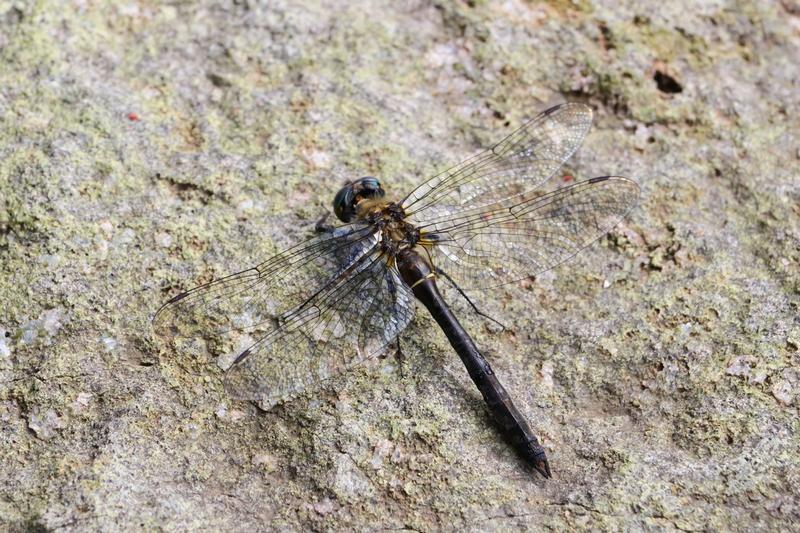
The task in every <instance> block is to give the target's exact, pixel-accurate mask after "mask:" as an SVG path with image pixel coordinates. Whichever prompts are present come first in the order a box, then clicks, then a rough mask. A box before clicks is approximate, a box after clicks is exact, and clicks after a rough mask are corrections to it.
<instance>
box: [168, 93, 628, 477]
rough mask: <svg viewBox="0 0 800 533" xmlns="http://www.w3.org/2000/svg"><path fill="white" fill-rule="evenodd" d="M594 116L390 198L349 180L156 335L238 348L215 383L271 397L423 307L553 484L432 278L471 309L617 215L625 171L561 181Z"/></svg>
mask: <svg viewBox="0 0 800 533" xmlns="http://www.w3.org/2000/svg"><path fill="white" fill-rule="evenodd" d="M591 123H592V109H591V108H590V107H589V106H587V105H583V104H580V103H565V104H562V105H558V106H556V107H552V108H550V109H547V110H546V111H544V112H542V113H541V114H539V115H538V116H536V117H535V118H533V119H532V120H530V121H529V122H528V123H526V124H525V125H524V126H522V127H521V128H519V129H518V130H516V131H515V132H513V133H511V134H510V135H509V136H508V137H506V138H505V139H503V140H502V141H500V142H499V143H497V144H495V145H494V146H492V147H491V148H489V149H488V150H485V151H484V152H482V153H479V154H478V155H476V156H474V157H472V158H470V159H467V160H466V161H464V162H462V163H460V164H458V165H456V166H454V167H452V168H450V169H448V170H445V171H444V172H441V173H440V174H437V175H436V176H434V177H432V178H430V179H428V180H427V181H425V182H423V183H422V184H420V185H419V186H418V187H417V188H416V189H414V190H412V191H411V192H410V193H408V194H407V195H405V196H404V197H402V198H401V199H399V200H394V201H391V200H389V199H388V198H387V197H386V192H385V190H384V189H383V186H382V184H381V182H380V181H379V180H378V179H377V178H375V177H363V178H359V179H356V180H353V181H349V182H347V183H346V184H345V185H344V186H343V187H342V188H341V190H339V192H338V193H337V194H336V196H335V197H334V200H333V211H334V213H335V215H336V217H337V218H338V219H339V221H340V222H341V224H340V225H338V226H336V227H333V226H328V227H322V231H320V232H318V233H317V234H316V235H315V236H313V237H311V238H310V239H308V240H306V241H304V242H301V243H300V244H297V245H295V246H293V247H290V248H288V249H287V250H285V251H283V252H280V253H277V254H275V255H273V256H272V257H269V258H267V259H266V260H265V261H263V262H262V263H260V264H258V265H256V266H253V267H251V268H247V269H246V270H242V271H240V272H237V273H235V274H231V275H229V276H226V277H222V278H220V279H216V280H213V281H211V282H209V283H205V284H203V285H200V286H198V287H195V288H193V289H190V290H188V291H185V292H182V293H180V294H177V295H176V296H174V297H173V298H171V299H170V300H169V301H167V302H166V303H164V304H163V306H161V308H160V309H158V310H157V312H156V314H155V316H154V318H153V326H154V329H155V332H156V333H157V334H158V335H159V336H161V337H164V338H167V339H173V340H177V339H193V338H198V337H203V338H215V339H217V342H228V343H231V344H233V345H236V346H241V347H243V348H244V349H242V350H241V352H240V353H238V352H235V353H238V356H237V357H236V358H235V360H234V361H233V363H232V364H231V365H230V367H229V368H228V369H227V370H226V371H225V377H224V384H225V389H226V391H227V392H228V394H229V395H230V396H231V397H233V398H235V399H239V400H253V401H257V402H260V404H262V405H267V406H272V405H274V404H276V403H278V402H281V401H285V400H287V399H290V398H291V397H293V396H295V395H297V394H299V393H300V392H301V391H304V390H306V389H308V388H309V387H312V386H319V384H320V383H322V382H323V381H325V380H327V379H329V378H331V377H333V376H335V375H337V374H338V373H340V372H342V371H343V370H345V369H348V368H352V367H353V366H356V365H359V364H362V363H363V362H365V361H366V360H368V359H370V358H373V357H376V356H378V355H380V354H381V353H382V352H384V351H385V350H386V349H387V347H388V346H390V345H391V344H392V342H393V341H394V340H395V339H396V338H397V337H398V336H399V335H400V333H401V332H402V331H403V330H404V329H405V328H406V327H407V326H408V325H409V323H410V322H411V320H412V317H413V316H414V308H415V302H417V301H418V302H419V303H421V304H422V306H423V307H425V308H426V309H427V311H428V312H429V313H430V315H431V316H432V317H433V319H434V320H435V322H436V323H437V324H438V325H439V326H440V327H441V329H442V331H443V332H444V334H445V336H446V337H447V339H448V340H449V342H450V344H451V345H452V348H453V349H454V350H455V352H456V353H457V354H458V356H459V357H460V359H461V361H462V362H463V364H464V366H465V367H466V371H467V373H468V374H469V377H470V378H471V379H472V381H473V382H474V383H475V385H476V386H477V388H478V390H479V391H480V393H481V394H482V396H483V398H484V400H485V403H486V406H487V407H488V410H489V411H490V413H491V416H492V418H493V420H494V421H495V423H496V425H497V426H498V428H499V430H500V432H501V433H502V434H503V435H504V437H505V438H506V440H507V442H508V443H509V444H511V445H512V446H513V448H515V449H516V450H517V452H518V453H519V454H520V455H521V456H522V458H523V459H524V460H525V461H526V462H527V463H528V464H529V465H530V466H532V467H533V469H534V470H535V471H537V472H539V473H540V474H541V475H542V476H544V477H545V478H550V477H551V475H552V474H551V469H550V464H549V462H548V459H547V454H546V451H545V449H544V447H543V446H542V445H541V443H540V442H539V440H538V439H537V437H536V436H535V434H534V431H533V430H532V429H531V426H530V424H529V422H528V420H527V418H526V417H525V416H524V415H523V414H522V412H521V411H520V410H519V409H518V408H517V407H516V405H515V404H514V402H513V401H512V399H511V396H510V395H509V393H508V392H507V390H506V389H505V388H504V387H503V385H502V384H501V382H500V380H499V379H498V377H497V374H496V373H495V372H494V371H493V370H492V368H491V366H490V365H489V362H488V361H487V360H486V358H485V357H484V355H483V354H482V353H481V351H480V349H479V348H478V346H477V344H476V343H475V341H474V340H473V339H472V337H471V336H470V335H469V334H468V333H467V331H466V330H465V329H464V327H463V326H462V325H461V323H460V322H459V321H458V319H457V318H456V316H455V314H454V313H453V311H452V309H451V308H450V306H449V305H448V303H447V302H446V301H445V299H444V297H443V296H442V294H441V292H440V290H439V283H441V284H442V285H444V284H447V285H448V287H449V286H452V287H455V288H456V289H457V290H458V293H460V294H461V295H462V296H463V297H464V298H466V299H467V300H468V301H469V303H470V304H471V305H472V306H473V308H474V309H475V310H476V311H478V312H479V310H478V308H477V306H475V304H474V302H473V300H472V299H471V298H470V296H469V295H470V294H472V295H473V297H475V295H476V294H481V293H483V294H490V293H491V292H492V289H495V288H497V287H499V286H501V285H504V284H508V283H513V282H515V281H520V280H524V279H531V278H535V277H536V276H538V275H540V274H542V273H543V272H545V271H547V270H549V269H552V268H554V267H555V266H557V265H559V264H561V263H563V262H565V261H567V260H568V259H570V258H571V257H573V256H574V255H576V254H577V253H578V252H579V251H580V250H581V249H583V248H585V247H587V246H589V245H590V244H591V243H593V242H594V241H596V240H598V239H599V238H600V237H602V236H603V235H605V234H606V233H608V232H609V231H610V230H611V229H613V228H614V227H615V226H616V225H617V224H618V223H619V222H620V221H621V220H622V219H623V218H624V217H625V216H626V214H627V213H628V212H629V211H630V210H631V209H632V207H633V206H635V205H636V204H637V202H638V199H639V194H640V189H639V186H638V185H637V183H636V182H635V181H633V180H631V179H628V178H625V177H621V176H603V177H596V178H591V179H587V180H583V181H575V180H572V179H562V178H560V177H556V174H557V173H558V171H559V169H560V168H561V166H562V165H563V164H564V162H565V161H566V160H567V159H568V158H569V157H570V156H571V155H572V154H573V153H574V152H575V151H576V150H577V149H578V147H579V145H580V144H581V142H582V141H583V138H584V137H585V135H586V133H587V132H588V130H589V128H590V126H591ZM570 178H571V177H570ZM446 293H447V291H446ZM454 294H455V293H454ZM223 346H224V344H223Z"/></svg>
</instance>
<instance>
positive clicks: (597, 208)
mask: <svg viewBox="0 0 800 533" xmlns="http://www.w3.org/2000/svg"><path fill="white" fill-rule="evenodd" d="M539 164H540V162H538V161H535V162H531V166H532V167H533V168H531V169H529V171H530V172H532V173H533V174H534V175H541V171H540V170H537V168H536V167H538V165H539ZM542 164H544V165H545V167H546V168H549V167H548V165H547V163H546V162H543V163H542ZM517 172H519V173H520V174H521V175H523V174H524V173H525V170H524V169H523V168H520V169H517ZM638 199H639V186H638V185H637V184H636V182H634V181H632V180H629V179H627V178H623V177H617V176H606V177H600V178H592V179H589V180H586V181H581V182H577V183H574V184H571V185H567V186H563V187H561V188H557V189H555V190H549V191H548V190H543V189H534V190H530V191H525V192H523V193H521V194H516V195H513V196H510V197H507V198H505V199H503V200H499V201H496V202H494V203H492V204H491V205H488V206H485V205H482V206H479V207H469V206H466V207H465V208H464V209H463V210H461V211H458V212H454V213H451V214H450V215H449V216H441V217H438V218H436V219H434V220H432V221H431V222H429V223H423V224H421V225H419V229H420V231H421V232H422V234H423V238H424V239H426V240H427V242H429V243H430V246H429V249H430V253H431V257H432V259H433V262H434V264H435V265H436V266H437V267H439V268H441V269H443V270H444V271H445V272H446V273H447V274H448V275H449V276H450V277H451V278H453V279H454V280H455V281H456V283H458V284H459V286H461V287H462V288H463V289H485V288H490V287H493V286H497V285H502V284H504V283H508V282H510V281H514V280H519V279H523V278H525V277H527V276H535V275H537V274H539V273H541V272H544V271H546V270H549V269H550V268H553V267H554V266H556V265H558V264H559V263H562V262H564V261H566V260H567V259H569V258H571V257H572V256H574V255H575V254H576V253H578V251H580V250H581V249H582V248H584V247H586V246H588V245H589V244H591V243H592V242H594V241H595V240H597V239H598V238H599V237H601V236H602V235H604V234H605V233H607V232H608V231H609V230H611V229H612V228H613V227H614V226H616V225H617V224H618V223H619V222H620V220H622V218H623V217H624V216H625V215H626V214H627V212H628V211H629V210H630V209H631V208H632V207H633V206H634V205H636V203H637V202H638Z"/></svg>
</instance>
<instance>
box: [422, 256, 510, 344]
mask: <svg viewBox="0 0 800 533" xmlns="http://www.w3.org/2000/svg"><path fill="white" fill-rule="evenodd" d="M433 269H434V272H436V275H438V276H442V277H443V278H444V279H446V280H447V281H449V282H450V284H451V285H452V286H453V287H454V288H455V289H456V290H457V291H458V293H459V294H460V295H461V296H462V297H463V298H464V299H465V300H466V301H467V303H469V305H470V306H471V307H472V309H473V310H474V311H475V313H477V314H478V315H479V316H482V317H483V318H486V319H488V320H491V321H492V322H494V323H495V324H497V325H498V326H500V328H502V329H501V331H505V330H507V329H508V328H507V327H506V326H505V324H503V323H502V322H500V321H499V320H496V319H495V318H493V317H491V316H490V315H487V314H486V313H484V312H482V311H481V310H480V309H478V306H477V305H475V302H473V301H472V300H471V299H470V297H469V296H467V293H465V292H464V291H463V289H461V287H459V286H458V283H456V281H455V280H454V279H453V278H451V277H450V275H449V274H448V273H447V272H445V271H444V270H442V269H441V268H439V267H433Z"/></svg>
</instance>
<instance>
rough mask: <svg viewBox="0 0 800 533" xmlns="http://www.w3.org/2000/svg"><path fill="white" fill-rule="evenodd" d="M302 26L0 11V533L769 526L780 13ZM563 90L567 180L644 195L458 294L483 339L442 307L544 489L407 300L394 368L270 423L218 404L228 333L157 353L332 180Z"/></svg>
mask: <svg viewBox="0 0 800 533" xmlns="http://www.w3.org/2000/svg"><path fill="white" fill-rule="evenodd" d="M297 4H300V3H296V2H278V3H275V2H270V3H264V4H262V3H259V2H254V1H250V0H245V1H240V2H219V3H213V2H208V1H200V2H188V3H183V2H180V3H170V4H169V5H166V4H164V5H161V4H159V3H157V2H155V3H153V2H151V3H137V2H130V3H118V2H109V3H106V4H103V5H96V3H87V2H75V3H72V4H70V5H68V6H67V5H65V4H63V3H59V2H52V1H45V0H42V1H38V2H14V1H8V2H0V59H1V60H2V61H1V62H0V302H2V306H0V336H1V337H2V338H0V421H1V423H0V439H2V443H3V446H2V447H0V487H2V488H0V495H2V497H0V524H4V525H6V526H7V527H10V528H12V529H38V528H46V529H56V528H64V529H66V530H91V531H101V530H102V531H106V530H109V531H116V530H140V529H156V528H163V529H166V530H186V529H200V530H286V529H288V530H301V529H308V528H314V529H331V530H343V529H349V528H357V529H373V528H375V529H377V528H408V529H420V530H433V529H463V528H470V529H476V530H505V529H510V528H525V529H533V530H537V529H558V530H565V529H566V530H572V529H595V530H606V529H610V530H619V529H624V530H631V529H632V530H641V529H652V530H673V529H686V530H688V529H704V530H735V531H752V530H779V529H783V530H786V529H791V528H793V527H796V526H795V524H796V523H798V520H800V508H798V494H797V490H798V489H797V480H798V479H799V478H800V466H798V465H800V450H798V446H799V443H800V441H798V438H797V434H796V433H797V428H798V414H797V400H796V397H797V386H798V382H799V381H798V370H797V368H798V363H799V362H800V354H799V353H798V347H799V346H800V341H798V339H800V333H799V332H800V321H798V307H799V306H800V209H798V205H800V176H798V153H799V152H798V150H800V138H799V135H800V131H799V128H798V121H797V116H796V110H797V109H799V108H800V87H798V77H797V72H798V71H797V50H798V49H800V34H798V30H797V28H798V23H800V19H798V11H797V9H796V7H793V3H792V2H789V1H784V2H733V1H713V2H710V1H709V2H700V3H698V2H685V1H684V2H656V1H652V0H647V1H644V2H612V1H605V0H604V1H598V2H589V1H575V2H561V1H554V2H549V3H525V2H519V1H510V2H466V3H449V2H444V3H440V4H438V5H436V6H429V5H428V4H426V3H424V2H416V1H408V2H399V3H398V2H395V3H386V4H380V5H378V4H377V3H372V2H350V3H333V2H325V1H323V2H303V3H302V6H300V5H297ZM563 100H578V101H583V102H587V103H589V104H590V105H592V106H593V107H594V108H595V110H596V118H595V127H594V129H593V130H592V132H591V133H590V135H589V136H588V137H587V139H586V141H585V142H584V146H583V148H582V149H581V150H580V152H579V153H578V154H577V155H576V156H575V157H574V158H573V159H572V160H571V161H570V162H569V163H568V166H567V167H566V168H565V170H564V172H565V174H567V173H568V174H570V175H574V176H576V177H591V176H596V175H604V174H621V175H626V176H630V177H632V178H634V179H636V180H637V181H638V182H639V183H640V184H641V186H642V190H643V196H642V202H641V205H640V207H639V208H638V209H636V210H635V211H634V212H633V213H632V214H631V216H630V217H629V218H628V219H627V220H626V221H625V222H624V223H623V224H621V225H620V226H619V227H618V228H617V229H616V230H615V231H614V232H613V233H612V234H611V235H610V236H609V237H607V238H605V239H603V240H602V241H601V242H600V243H599V244H598V245H595V246H594V247H592V248H590V249H588V250H586V251H585V252H583V253H582V254H581V255H580V256H579V257H577V258H576V259H575V260H573V261H572V262H571V263H569V264H567V265H564V266H562V267H560V268H557V269H555V270H553V271H552V272H549V273H547V274H546V275H543V276H541V277H540V279H538V280H534V281H529V282H526V283H521V284H516V285H513V286H508V287H504V288H502V289H500V290H497V291H493V292H492V293H489V294H485V295H481V305H482V307H483V308H484V310H485V311H486V312H488V313H489V314H491V315H492V316H496V317H499V318H501V319H502V321H503V322H504V323H507V324H510V325H511V329H510V330H506V331H499V330H498V329H497V328H493V327H491V326H487V325H485V324H484V323H482V322H481V321H480V320H479V319H478V317H475V316H474V315H470V314H469V313H468V309H466V308H464V309H462V308H461V307H458V311H459V313H460V314H462V315H463V316H464V323H465V326H466V327H467V328H468V329H469V330H470V331H472V332H473V333H474V336H475V339H476V342H477V343H478V344H479V345H480V346H481V347H482V348H483V349H484V350H485V352H486V355H487V357H488V358H489V359H490V360H491V361H492V363H493V366H494V367H495V370H496V371H497V373H498V374H499V375H500V376H501V378H502V379H503V381H504V382H505V383H506V385H507V388H508V389H509V390H510V392H511V393H512V394H513V395H514V397H515V398H516V399H517V404H518V406H519V407H520V409H521V410H522V411H523V412H524V413H525V414H526V415H528V416H529V417H530V419H531V422H532V425H533V427H534V428H535V430H536V431H537V433H538V435H539V436H540V437H541V438H542V441H543V444H544V446H545V447H546V449H547V450H548V453H549V458H550V462H551V466H552V469H553V475H554V478H553V479H552V480H550V481H546V482H545V481H544V480H542V479H541V478H539V477H537V476H536V475H535V474H534V473H532V472H531V471H530V470H529V469H528V468H526V466H525V465H524V464H523V463H522V462H521V461H520V460H519V459H518V458H517V457H516V456H515V455H514V453H513V452H512V450H511V449H510V448H509V447H508V446H507V445H506V444H505V442H504V441H503V440H502V439H501V437H500V435H499V434H498V433H497V432H496V431H495V430H494V429H493V428H492V426H491V425H490V422H489V418H488V416H487V415H486V412H485V408H484V406H483V404H482V401H481V398H480V397H479V395H478V393H477V392H476V391H475V390H474V387H473V386H472V384H471V382H469V380H468V378H467V377H466V375H465V372H464V371H463V368H461V366H460V363H459V361H458V359H457V357H456V356H455V354H454V353H453V352H452V350H451V349H450V347H449V346H448V345H447V343H446V340H445V339H444V336H443V335H442V334H441V333H440V332H438V331H437V330H436V329H435V327H434V326H435V325H434V323H433V321H432V320H430V318H428V317H427V316H425V315H424V314H423V313H422V311H421V310H419V311H418V313H417V318H416V319H415V321H414V322H413V323H412V325H411V326H410V327H409V329H408V330H407V331H406V332H405V333H404V335H403V340H402V350H403V353H404V354H405V356H404V358H403V359H402V361H395V360H394V357H393V355H392V354H389V356H388V359H386V360H383V361H375V362H373V363H372V364H370V365H364V366H362V367H359V368H356V369H353V370H352V371H350V372H347V373H346V374H343V375H340V376H337V377H336V378H334V379H333V380H331V381H330V382H328V383H326V384H325V385H323V386H322V387H320V388H318V389H315V390H310V391H306V392H304V393H303V394H301V395H300V396H299V397H298V398H297V399H295V400H293V401H290V402H286V403H283V404H279V405H277V406H275V407H274V408H272V409H271V410H269V411H268V412H263V411H261V410H259V409H257V408H256V406H254V405H251V404H250V403H247V402H237V401H234V400H232V399H230V398H229V397H227V396H226V394H225V392H224V390H223V388H222V385H221V376H222V372H223V370H222V368H224V367H225V366H227V365H226V363H225V361H227V364H229V363H230V357H231V352H232V351H233V350H234V348H235V347H232V346H215V345H206V344H205V343H202V342H197V343H193V344H188V345H186V346H183V347H182V349H180V350H177V349H175V347H172V346H165V345H163V344H161V343H158V342H156V340H155V339H154V338H153V336H152V334H151V332H150V329H149V326H148V317H149V316H151V315H152V313H153V312H154V311H155V309H157V307H158V306H159V304H160V303H161V302H162V301H164V300H165V299H166V298H168V297H169V296H170V295H171V294H174V293H175V292H177V291H178V290H179V289H181V288H188V287H189V286H191V285H193V284H195V283H197V282H200V281H204V280H208V279H210V278H211V277H212V276H218V275H222V274H224V273H226V272H230V271H235V270H238V269H240V268H242V267H246V266H250V265H253V264H256V263H257V262H259V261H260V260H263V259H264V258H265V257H268V256H269V255H270V254H272V253H274V252H275V251H276V250H278V249H281V248H284V247H286V246H288V245H291V244H292V243H295V242H298V241H299V240H301V239H304V238H306V237H307V236H309V235H310V233H311V232H312V228H313V226H314V223H315V221H316V220H317V218H318V217H319V216H320V215H321V214H322V213H324V211H325V209H327V208H328V207H329V204H330V200H331V199H332V195H333V194H334V193H335V192H336V190H338V188H339V186H340V185H341V183H342V182H343V180H345V179H347V178H352V177H358V176H362V175H376V176H379V177H381V179H382V182H383V183H384V185H385V186H386V187H387V188H389V191H390V194H391V193H392V192H394V193H395V194H400V193H402V192H404V191H407V190H409V188H410V187H412V186H413V185H414V184H416V183H418V182H419V181H420V180H422V179H424V178H425V177H427V176H430V175H433V174H434V173H435V172H436V171H437V170H441V169H443V168H446V167H447V166H449V165H452V164H455V163H457V162H458V161H460V160H462V159H464V158H466V157H467V156H469V155H472V154H474V153H475V152H477V151H479V150H480V149H481V148H483V147H486V146H488V145H490V144H491V143H493V142H495V141H497V140H498V139H500V138H502V137H503V136H504V135H505V134H507V133H509V132H510V131H512V130H513V129H514V128H515V127H517V126H519V125H520V124H521V123H522V122H523V121H524V120H525V119H526V118H530V117H532V116H534V115H535V114H536V113H537V112H539V111H541V110H543V109H545V108H546V107H548V106H549V105H551V104H553V103H557V102H560V101H563ZM225 357H227V358H228V359H224V358H225ZM215 358H216V359H215Z"/></svg>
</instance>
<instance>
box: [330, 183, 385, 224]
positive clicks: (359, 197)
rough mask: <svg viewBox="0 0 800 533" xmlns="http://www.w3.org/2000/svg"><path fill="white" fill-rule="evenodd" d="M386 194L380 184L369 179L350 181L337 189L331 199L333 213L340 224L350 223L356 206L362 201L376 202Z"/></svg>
mask: <svg viewBox="0 0 800 533" xmlns="http://www.w3.org/2000/svg"><path fill="white" fill-rule="evenodd" d="M385 194H386V192H385V191H384V190H383V188H382V187H381V183H380V182H379V181H378V180H377V179H375V178H373V177H371V176H367V177H365V178H358V179H357V180H355V181H350V182H347V183H346V184H345V186H344V187H342V188H341V189H339V192H337V193H336V197H335V198H334V199H333V212H334V213H336V218H338V219H339V220H341V221H342V222H352V221H353V219H354V218H355V217H356V214H357V213H358V204H360V203H361V202H363V201H364V200H377V199H380V198H383V196H384V195H385Z"/></svg>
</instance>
